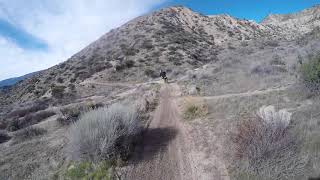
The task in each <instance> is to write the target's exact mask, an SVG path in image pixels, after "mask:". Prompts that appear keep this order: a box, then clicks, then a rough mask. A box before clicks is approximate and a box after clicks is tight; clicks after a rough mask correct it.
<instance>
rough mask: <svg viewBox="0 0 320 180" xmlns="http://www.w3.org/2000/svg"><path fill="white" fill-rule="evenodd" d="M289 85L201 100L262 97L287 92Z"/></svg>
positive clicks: (208, 97)
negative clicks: (271, 93)
mask: <svg viewBox="0 0 320 180" xmlns="http://www.w3.org/2000/svg"><path fill="white" fill-rule="evenodd" d="M289 87H291V86H290V85H288V86H282V87H278V88H269V89H265V90H255V91H249V92H244V93H231V94H223V95H217V96H202V97H201V98H204V99H224V98H233V97H247V96H254V95H262V94H268V93H270V92H275V91H284V90H287V89H288V88H289Z"/></svg>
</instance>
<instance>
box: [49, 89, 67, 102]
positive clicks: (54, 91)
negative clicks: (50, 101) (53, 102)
mask: <svg viewBox="0 0 320 180" xmlns="http://www.w3.org/2000/svg"><path fill="white" fill-rule="evenodd" d="M65 88H66V87H65V86H53V87H52V88H51V91H52V96H53V97H55V98H58V99H61V98H63V95H64V90H65Z"/></svg>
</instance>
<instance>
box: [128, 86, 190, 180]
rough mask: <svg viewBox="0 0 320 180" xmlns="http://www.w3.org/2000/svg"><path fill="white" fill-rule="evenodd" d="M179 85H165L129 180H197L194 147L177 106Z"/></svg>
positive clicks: (132, 165)
mask: <svg viewBox="0 0 320 180" xmlns="http://www.w3.org/2000/svg"><path fill="white" fill-rule="evenodd" d="M174 87H177V86H175V85H164V86H163V88H162V89H161V98H160V104H159V106H158V108H157V110H156V112H155V116H154V119H153V120H152V122H151V123H150V126H149V128H148V130H147V131H146V132H145V134H144V138H143V142H142V145H141V146H140V147H139V148H138V149H137V151H136V155H135V157H134V159H133V162H132V164H131V166H130V168H129V170H128V173H127V174H126V178H125V179H132V180H148V179H150V180H151V179H152V180H157V179H160V180H179V179H181V180H189V179H190V180H191V179H196V178H194V177H196V176H195V172H194V170H193V169H192V163H190V162H191V159H190V156H188V154H189V153H188V152H187V151H189V150H190V147H186V146H189V145H188V144H189V143H188V142H187V141H188V139H187V138H185V133H184V132H183V128H182V126H181V123H180V122H179V120H180V119H179V114H178V107H177V105H176V102H175V96H177V94H176V93H177V92H178V91H177V90H176V89H175V88H174Z"/></svg>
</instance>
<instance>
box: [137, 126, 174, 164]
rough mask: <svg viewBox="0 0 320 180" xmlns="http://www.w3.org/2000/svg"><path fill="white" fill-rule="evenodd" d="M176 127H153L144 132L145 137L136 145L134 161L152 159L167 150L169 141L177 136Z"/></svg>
mask: <svg viewBox="0 0 320 180" xmlns="http://www.w3.org/2000/svg"><path fill="white" fill-rule="evenodd" d="M177 132H178V131H177V130H176V129H174V128H151V129H148V130H146V131H145V132H144V133H143V137H142V138H143V139H142V141H141V142H140V143H138V144H137V145H136V148H135V152H134V159H132V163H134V164H137V163H139V162H141V161H150V160H152V159H153V158H154V157H155V156H157V155H158V154H159V152H161V151H166V149H167V147H168V145H169V143H170V142H171V141H172V140H173V139H174V138H175V137H176V135H177Z"/></svg>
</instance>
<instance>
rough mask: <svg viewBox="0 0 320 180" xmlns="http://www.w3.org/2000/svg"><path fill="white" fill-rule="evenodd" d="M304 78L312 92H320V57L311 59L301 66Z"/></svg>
mask: <svg viewBox="0 0 320 180" xmlns="http://www.w3.org/2000/svg"><path fill="white" fill-rule="evenodd" d="M301 73H302V78H303V81H304V83H305V85H306V86H307V88H308V89H310V90H311V91H312V92H315V93H319V91H320V56H316V57H311V58H310V60H309V61H308V62H306V63H304V64H302V66H301Z"/></svg>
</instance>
